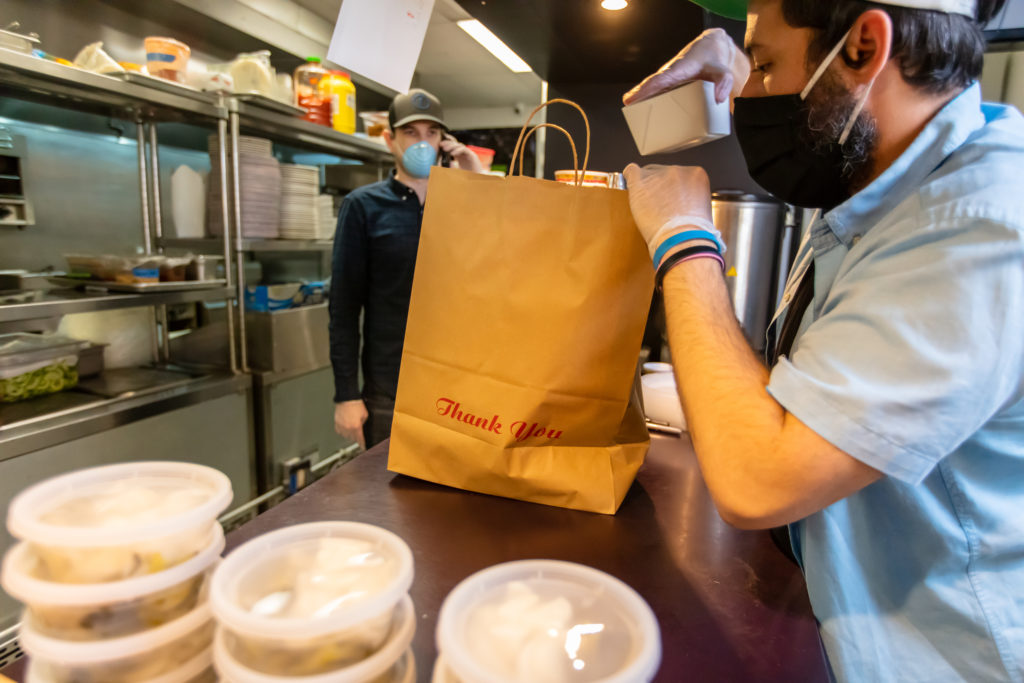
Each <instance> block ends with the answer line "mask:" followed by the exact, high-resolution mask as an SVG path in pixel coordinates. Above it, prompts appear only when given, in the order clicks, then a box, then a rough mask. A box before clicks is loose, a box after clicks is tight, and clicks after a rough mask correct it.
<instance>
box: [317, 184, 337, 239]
mask: <svg viewBox="0 0 1024 683" xmlns="http://www.w3.org/2000/svg"><path fill="white" fill-rule="evenodd" d="M337 223H338V214H336V213H335V212H334V197H333V196H332V195H329V194H322V195H320V197H319V198H318V200H317V205H316V238H317V239H318V240H329V239H332V238H333V237H334V227H335V225H337Z"/></svg>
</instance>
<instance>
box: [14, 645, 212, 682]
mask: <svg viewBox="0 0 1024 683" xmlns="http://www.w3.org/2000/svg"><path fill="white" fill-rule="evenodd" d="M38 662H39V660H37V659H33V660H32V661H31V662H30V663H29V665H28V675H27V676H26V677H25V683H57V681H55V680H54V679H52V678H47V677H46V676H44V675H43V673H42V671H41V668H42V667H40V666H39V664H38ZM212 665H213V648H212V647H208V648H206V649H205V650H203V651H202V652H200V653H199V654H198V655H196V656H195V657H193V658H192V659H190V660H188V661H187V662H185V663H184V664H182V665H181V667H179V668H177V669H175V670H174V671H170V672H168V673H165V674H162V675H160V676H157V677H156V678H148V679H146V680H144V681H139V683H188V682H189V681H191V680H192V679H194V678H195V677H196V676H198V675H199V674H201V673H203V672H204V671H206V670H207V669H209V668H210V667H211V666H212Z"/></svg>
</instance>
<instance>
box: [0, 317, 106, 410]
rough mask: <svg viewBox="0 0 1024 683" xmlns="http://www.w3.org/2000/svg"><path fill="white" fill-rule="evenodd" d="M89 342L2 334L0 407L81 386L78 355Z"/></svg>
mask: <svg viewBox="0 0 1024 683" xmlns="http://www.w3.org/2000/svg"><path fill="white" fill-rule="evenodd" d="M88 346H89V342H86V341H77V340H75V339H69V338H68V337H63V336H60V335H55V334H46V335H44V334H31V333H28V332H15V333H12V334H0V403H15V402H17V401H24V400H27V399H30V398H35V397H37V396H45V395H46V394H53V393H56V392H58V391H64V390H65V389H70V388H72V387H74V386H75V385H76V384H78V355H79V353H81V351H82V350H83V349H85V348H86V347H88Z"/></svg>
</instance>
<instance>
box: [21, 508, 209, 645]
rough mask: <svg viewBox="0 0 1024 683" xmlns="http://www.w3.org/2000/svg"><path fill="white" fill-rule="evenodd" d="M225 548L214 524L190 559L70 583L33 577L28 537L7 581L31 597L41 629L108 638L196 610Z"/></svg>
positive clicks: (32, 614)
mask: <svg viewBox="0 0 1024 683" xmlns="http://www.w3.org/2000/svg"><path fill="white" fill-rule="evenodd" d="M223 550H224V532H223V531H221V528H220V525H219V524H218V525H214V527H213V528H212V530H211V533H210V542H209V544H208V545H207V546H206V547H205V548H204V549H203V550H202V551H200V553H199V554H198V555H196V556H195V557H193V558H192V559H190V560H186V561H185V562H183V563H181V564H179V565H177V566H175V567H172V568H171V569H167V570H165V571H162V572H158V573H156V574H150V575H149V576H140V577H136V578H133V579H126V580H124V581H115V582H112V583H98V584H67V583H53V582H50V581H40V580H38V579H35V578H33V577H32V574H33V571H32V569H33V565H34V564H35V562H36V559H35V558H34V557H33V555H32V550H31V548H30V547H29V546H28V544H26V543H19V544H17V545H16V546H14V548H12V549H11V550H10V552H8V553H7V556H6V557H5V558H4V563H3V577H2V580H3V587H4V590H5V591H7V593H8V594H10V595H11V597H13V598H15V599H17V600H20V601H21V602H23V603H25V605H26V607H27V609H26V610H25V618H26V619H27V620H28V621H30V622H31V624H32V628H33V629H34V630H35V631H36V632H38V633H39V634H40V635H43V636H46V637H49V638H59V639H61V640H69V641H90V640H106V639H109V638H120V637H123V636H129V635H134V634H136V633H141V632H143V631H147V630H149V629H152V628H157V627H159V626H163V625H164V624H166V623H169V622H171V621H174V620H175V619H177V618H178V617H180V616H182V615H183V614H187V613H188V612H190V611H192V610H193V609H194V608H195V607H196V605H198V604H199V603H200V601H201V600H204V599H205V597H206V591H205V590H204V588H205V586H206V584H207V581H208V579H209V576H210V575H211V574H212V573H213V569H214V566H215V564H216V562H217V560H218V559H219V557H220V554H221V552H223Z"/></svg>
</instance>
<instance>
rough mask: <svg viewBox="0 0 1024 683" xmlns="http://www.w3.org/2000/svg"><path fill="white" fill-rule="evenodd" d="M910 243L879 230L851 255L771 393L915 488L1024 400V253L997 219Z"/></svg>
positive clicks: (930, 229)
mask: <svg viewBox="0 0 1024 683" xmlns="http://www.w3.org/2000/svg"><path fill="white" fill-rule="evenodd" d="M904 227H905V226H904ZM893 232H895V231H893ZM900 235H901V236H900V237H899V238H898V239H894V240H892V239H891V240H886V239H885V237H884V236H883V237H881V238H878V237H876V236H873V235H871V232H870V231H869V232H868V234H867V235H865V236H864V238H863V239H862V240H861V242H860V245H859V247H858V248H857V249H858V251H860V250H861V249H860V248H861V247H862V248H864V252H863V255H862V256H860V257H859V258H856V259H854V258H852V256H853V254H849V255H847V259H846V261H844V264H843V265H842V266H841V267H840V271H839V274H838V276H837V278H836V280H835V282H834V283H833V284H832V287H831V290H830V291H829V292H828V294H827V296H826V297H825V300H824V302H823V304H822V306H821V310H820V312H819V313H818V315H817V317H816V318H815V319H814V321H813V322H811V323H810V325H809V326H808V327H807V329H806V331H805V332H804V334H802V335H801V336H800V337H799V338H798V339H797V340H796V343H795V345H794V348H793V353H792V354H791V358H789V359H786V358H782V359H780V362H779V363H778V365H776V367H775V368H774V369H773V370H772V374H771V380H770V382H769V385H768V391H769V393H771V395H772V396H773V397H775V399H776V400H777V401H779V403H780V404H782V406H783V407H785V408H786V410H788V411H789V412H790V413H792V414H793V415H794V416H796V417H797V418H798V419H799V420H800V421H802V422H803V423H804V424H806V425H807V426H808V427H809V428H811V429H812V430H814V431H815V432H816V433H817V434H819V435H820V436H821V437H823V438H824V439H826V440H827V441H829V442H830V443H832V444H833V445H834V446H836V447H837V448H839V449H841V450H842V451H844V452H845V453H847V454H849V455H851V456H853V457H854V458H857V459H858V460H860V461H862V462H864V463H865V464H867V465H869V466H871V467H874V468H875V469H877V470H879V471H881V472H882V473H884V474H886V475H889V476H892V477H894V478H896V479H899V480H901V481H904V482H907V483H909V484H912V485H916V484H918V483H920V482H921V481H922V480H923V479H924V478H925V476H927V475H928V473H929V472H931V470H932V469H933V468H934V467H935V466H936V464H938V462H939V461H940V460H941V459H942V458H944V457H945V456H946V455H948V454H949V453H951V452H952V451H954V450H955V449H956V448H957V447H958V446H959V445H961V444H962V443H963V442H964V441H966V440H967V439H968V438H969V437H970V436H971V435H972V434H974V433H975V432H976V431H978V429H980V428H981V427H982V426H983V425H984V424H985V423H986V422H988V421H989V420H990V419H991V418H992V416H993V415H995V414H996V413H997V412H998V411H999V410H1000V409H1001V408H1002V407H1003V406H1005V405H1007V404H1009V403H1010V402H1011V401H1015V400H1019V398H1020V394H1021V371H1022V365H1024V364H1022V362H1021V355H1022V351H1021V346H1022V345H1021V340H1020V337H1021V335H1022V333H1024V325H1022V322H1021V316H1022V314H1021V311H1022V310H1024V308H1022V306H1024V248H1022V237H1021V234H1020V232H1019V231H1018V230H1015V229H1014V228H1013V227H1011V225H1008V224H1007V223H1002V222H999V221H995V220H990V219H971V220H965V219H960V220H959V221H953V220H950V221H949V222H947V223H936V224H931V225H927V226H918V227H917V228H916V229H913V230H905V232H902V233H900Z"/></svg>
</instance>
